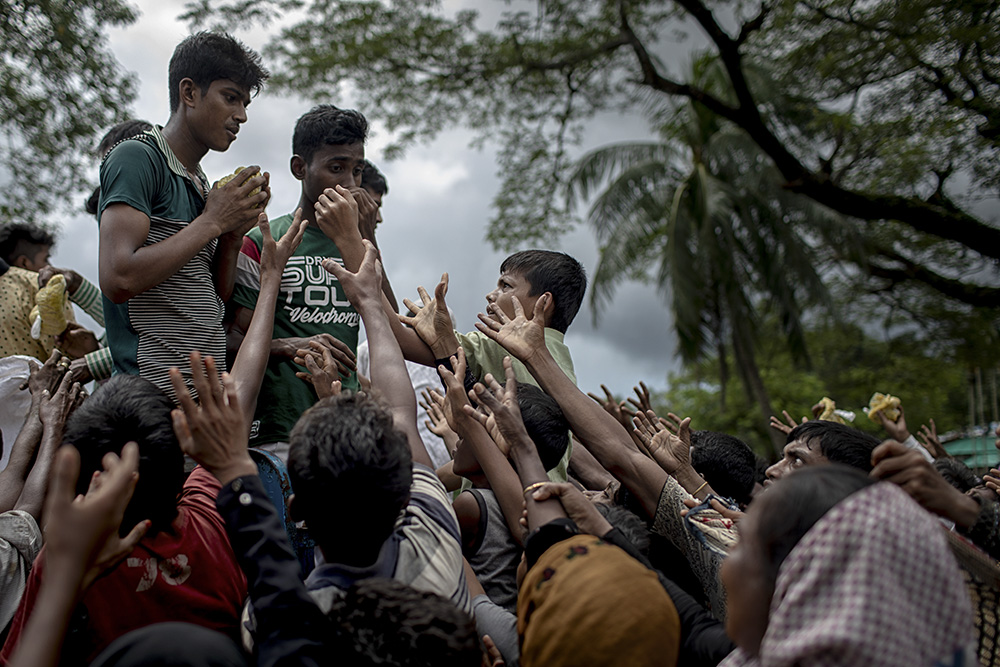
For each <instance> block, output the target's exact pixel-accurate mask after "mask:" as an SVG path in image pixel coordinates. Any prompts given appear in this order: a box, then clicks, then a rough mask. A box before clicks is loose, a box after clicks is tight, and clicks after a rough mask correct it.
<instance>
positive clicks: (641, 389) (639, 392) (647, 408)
mask: <svg viewBox="0 0 1000 667" xmlns="http://www.w3.org/2000/svg"><path fill="white" fill-rule="evenodd" d="M632 391H634V392H635V395H636V398H632V397H631V396H629V397H628V402H629V403H631V404H632V405H633V406H635V409H636V410H637V411H639V412H652V411H653V403H652V402H651V400H650V396H649V389H648V388H647V387H646V383H645V382H643V381H642V380H639V386H638V387H632Z"/></svg>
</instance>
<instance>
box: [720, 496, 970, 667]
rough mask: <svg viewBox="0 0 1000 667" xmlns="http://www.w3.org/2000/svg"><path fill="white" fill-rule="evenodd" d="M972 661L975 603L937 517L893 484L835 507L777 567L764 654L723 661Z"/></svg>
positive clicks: (767, 664)
mask: <svg viewBox="0 0 1000 667" xmlns="http://www.w3.org/2000/svg"><path fill="white" fill-rule="evenodd" d="M967 664H968V665H971V664H978V663H977V662H975V629H974V627H973V623H972V606H971V603H970V602H969V597H968V594H967V593H966V588H965V585H964V584H963V581H962V577H961V575H960V574H959V570H958V566H957V565H956V563H955V559H954V557H953V556H952V555H951V552H950V551H949V549H948V544H947V541H946V538H945V535H944V533H943V532H942V528H941V525H940V523H939V522H938V521H937V519H935V518H934V517H932V516H931V515H930V514H928V513H927V512H926V511H924V510H923V509H922V508H921V507H920V506H919V505H917V503H915V502H914V501H913V500H912V499H910V497H909V496H907V495H906V493H905V492H903V491H902V490H901V489H899V488H898V487H897V486H895V485H893V484H890V483H888V482H882V483H879V484H875V485H873V486H870V487H868V488H865V489H862V490H861V491H858V492H857V493H855V494H853V495H851V496H850V497H848V498H847V499H846V500H844V501H843V502H841V503H840V504H839V505H837V506H836V507H834V508H833V509H831V510H830V511H829V512H828V513H827V514H826V515H825V516H824V517H823V518H822V519H820V520H819V521H818V522H817V523H816V525H815V526H813V527H812V528H811V529H810V530H809V532H807V533H806V534H805V536H803V538H802V540H801V541H800V542H799V543H798V545H796V547H795V548H794V549H793V550H792V552H791V553H790V554H789V555H788V558H786V559H785V562H784V563H783V564H782V565H781V568H780V570H779V571H778V580H777V582H776V584H775V591H774V597H773V598H772V600H771V610H770V620H769V622H768V627H767V632H766V633H765V635H764V639H763V641H762V642H761V647H760V655H759V656H757V657H751V656H748V655H747V654H746V653H744V652H743V651H742V650H737V651H736V652H734V653H733V654H731V655H730V656H729V657H728V658H726V660H724V661H723V663H722V665H724V666H725V667H743V666H756V665H760V666H761V667H784V666H788V667H791V666H792V665H815V666H819V667H827V666H829V667H834V666H836V667H848V666H850V667H854V666H855V665H884V666H894V665H898V666H899V667H915V666H917V665H927V666H931V665H967Z"/></svg>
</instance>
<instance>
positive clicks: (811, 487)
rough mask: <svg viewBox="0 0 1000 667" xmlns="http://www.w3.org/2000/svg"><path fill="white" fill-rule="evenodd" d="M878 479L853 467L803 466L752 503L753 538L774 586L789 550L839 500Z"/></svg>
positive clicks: (834, 465) (874, 482)
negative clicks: (756, 513)
mask: <svg viewBox="0 0 1000 667" xmlns="http://www.w3.org/2000/svg"><path fill="white" fill-rule="evenodd" d="M876 483H877V482H876V481H875V480H873V479H871V478H870V477H868V475H866V474H863V473H861V472H860V471H859V470H857V469H856V468H852V467H848V466H846V465H840V464H832V465H822V466H806V467H804V468H799V469H798V470H796V471H794V472H793V473H791V474H789V475H787V476H786V477H783V478H782V479H781V480H779V481H778V482H776V483H775V484H774V485H773V486H771V487H770V488H769V489H768V490H767V491H766V492H765V493H763V494H762V495H761V496H760V498H758V501H757V502H755V503H754V504H755V505H758V504H759V506H758V507H757V510H758V512H759V514H758V515H757V518H758V520H757V524H756V530H757V533H756V536H755V537H756V540H757V544H758V545H761V546H762V547H763V549H764V556H765V557H766V558H767V562H768V573H769V578H770V580H771V584H772V585H773V584H774V582H775V581H777V578H778V570H779V568H780V567H781V564H782V563H784V562H785V558H787V557H788V554H790V553H791V552H792V549H794V548H795V546H796V545H797V544H798V543H799V541H800V540H801V539H802V537H803V536H804V535H805V534H806V533H807V532H809V529H810V528H812V527H813V526H814V525H816V523H817V522H818V521H819V520H820V519H822V518H823V516H824V515H825V514H826V513H827V512H828V511H830V510H831V509H832V508H833V507H834V506H836V505H837V504H838V503H840V502H841V501H842V500H844V499H845V498H847V497H848V496H850V495H851V494H853V493H855V492H856V491H860V490H861V489H864V488H867V487H869V486H871V485H872V484H876Z"/></svg>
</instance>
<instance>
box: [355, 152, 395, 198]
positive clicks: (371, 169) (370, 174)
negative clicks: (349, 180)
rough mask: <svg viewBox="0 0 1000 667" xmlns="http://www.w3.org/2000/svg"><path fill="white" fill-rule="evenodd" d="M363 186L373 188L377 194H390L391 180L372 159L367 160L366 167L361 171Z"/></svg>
mask: <svg viewBox="0 0 1000 667" xmlns="http://www.w3.org/2000/svg"><path fill="white" fill-rule="evenodd" d="M361 187H363V188H366V189H368V190H371V191H372V192H374V193H375V194H377V195H383V196H384V195H387V194H389V182H388V181H386V180H385V174H383V173H382V172H381V171H379V170H378V167H376V166H375V165H373V164H372V163H371V161H370V160H365V169H364V171H362V172H361Z"/></svg>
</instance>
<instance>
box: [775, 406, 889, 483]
mask: <svg viewBox="0 0 1000 667" xmlns="http://www.w3.org/2000/svg"><path fill="white" fill-rule="evenodd" d="M794 440H802V441H803V442H811V441H817V442H818V443H819V448H820V452H821V453H822V454H823V456H825V457H826V458H828V459H829V460H830V462H831V463H843V464H844V465H848V466H851V467H852V468H857V469H858V470H860V471H862V472H865V473H868V472H871V470H872V452H873V451H874V450H875V448H876V447H878V446H879V440H878V438H876V437H875V436H873V435H869V434H867V433H865V432H864V431H861V430H859V429H856V428H854V427H853V426H847V425H845V424H838V423H837V422H829V421H822V420H819V419H813V420H810V421H807V422H806V423H805V424H799V425H798V426H796V427H795V428H793V429H792V431H791V433H789V434H788V438H787V439H786V440H785V443H786V444H787V443H789V442H792V441H794Z"/></svg>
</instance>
